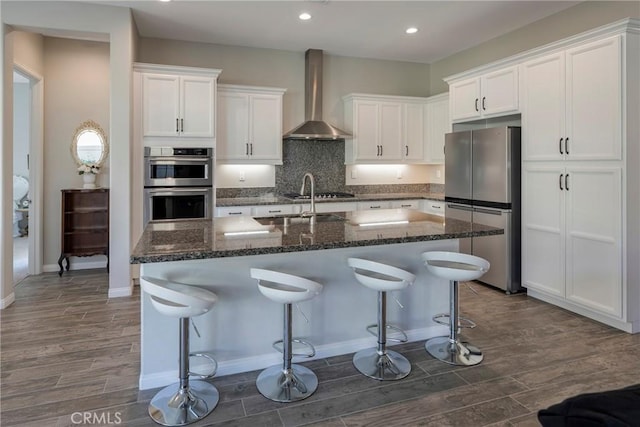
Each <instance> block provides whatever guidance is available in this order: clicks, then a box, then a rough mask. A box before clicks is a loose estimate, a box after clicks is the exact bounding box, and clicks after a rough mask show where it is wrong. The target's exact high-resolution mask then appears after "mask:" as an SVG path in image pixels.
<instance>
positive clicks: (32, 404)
mask: <svg viewBox="0 0 640 427" xmlns="http://www.w3.org/2000/svg"><path fill="white" fill-rule="evenodd" d="M472 286H473V288H474V289H475V290H476V292H477V294H476V293H474V292H471V291H470V290H469V289H468V288H467V287H466V286H461V301H462V309H463V312H464V313H465V314H466V315H468V317H471V318H472V319H473V320H475V321H476V323H477V324H478V327H477V328H476V329H474V330H466V331H465V336H466V337H467V338H468V339H469V340H470V341H472V342H473V343H474V344H475V345H477V346H478V347H480V348H481V349H482V350H483V351H484V354H485V360H484V362H483V363H482V364H481V365H479V366H476V367H470V368H457V367H451V366H449V365H446V364H444V363H442V362H439V361H437V360H434V359H433V358H432V357H430V356H429V355H427V354H426V353H425V351H424V348H423V343H422V342H418V343H409V344H404V345H401V346H396V347H395V348H394V349H396V350H398V351H401V352H403V353H404V354H405V355H406V356H407V357H408V358H409V359H410V360H411V362H412V364H413V370H412V372H411V374H410V375H409V376H408V377H407V378H406V379H404V380H402V381H396V382H378V381H374V380H370V379H368V378H365V377H363V376H361V375H359V374H358V373H357V371H356V370H355V369H354V368H353V365H352V364H351V357H350V355H345V356H338V357H333V358H329V359H322V360H317V361H312V362H309V363H306V364H305V365H307V366H309V367H311V368H312V369H313V370H314V371H315V372H316V374H317V375H318V378H319V380H320V385H319V387H318V391H317V392H316V393H315V394H314V395H313V396H311V397H310V398H309V399H307V400H304V401H302V402H298V403H294V404H278V403H274V402H271V401H269V400H267V399H265V398H263V397H262V396H261V395H259V394H258V392H257V390H256V387H255V384H254V381H255V378H256V376H257V372H250V373H246V374H239V375H232V376H228V377H220V378H215V379H213V380H212V382H213V383H214V384H215V385H216V386H217V387H218V389H219V390H220V395H221V402H220V404H219V405H218V407H217V408H216V410H215V411H214V412H213V413H212V414H211V415H209V416H208V417H207V418H206V419H205V420H203V421H201V422H199V423H197V424H193V425H194V426H206V425H216V426H217V425H220V426H225V427H227V426H250V427H256V426H267V427H271V426H297V425H316V426H326V427H332V426H343V427H344V426H367V427H371V426H380V427H383V426H384V427H386V426H400V425H408V426H417V425H421V426H438V427H440V426H456V427H458V426H473V427H477V426H535V425H538V423H537V420H536V411H537V410H538V409H540V408H543V407H547V406H549V405H551V404H553V403H555V402H559V401H561V400H562V399H564V398H566V397H569V396H572V395H575V394H578V393H582V392H592V391H600V390H606V389H611V388H618V387H622V386H626V385H631V384H635V383H640V357H639V356H638V354H639V350H640V334H638V335H629V334H626V333H624V332H620V331H618V330H615V329H612V328H609V327H607V326H604V325H602V324H599V323H596V322H593V321H591V320H588V319H585V318H583V317H580V316H577V315H574V314H572V313H569V312H567V311H564V310H562V309H559V308H556V307H553V306H550V305H548V304H545V303H542V302H539V301H536V300H534V299H532V298H528V297H527V296H526V295H522V294H521V295H511V296H507V295H505V294H503V293H501V292H499V291H496V290H494V289H491V288H489V287H485V286H482V285H479V284H472ZM107 288H108V283H107V275H106V273H104V272H103V270H99V271H85V272H70V273H65V274H64V276H63V277H62V278H59V277H58V275H57V274H55V273H52V274H44V275H40V276H35V277H29V278H28V279H27V280H25V281H24V282H22V283H21V284H20V285H19V286H18V287H17V288H16V302H15V303H14V304H13V305H12V306H11V307H9V308H7V309H5V310H3V311H1V312H0V320H1V321H2V326H1V331H0V332H1V365H0V367H1V377H0V378H1V389H0V394H1V402H0V403H1V414H0V415H1V417H2V418H1V419H0V423H1V425H3V426H12V425H21V426H38V427H41V426H68V425H69V426H70V425H78V424H81V423H79V421H82V417H84V416H85V415H84V414H85V413H88V414H89V416H90V417H92V418H90V419H89V421H91V422H90V424H91V425H114V424H120V425H125V426H147V425H148V426H151V425H155V424H154V423H153V422H152V421H151V420H150V419H149V418H148V416H147V404H148V402H149V399H150V398H151V396H153V394H154V393H155V390H147V391H143V392H139V391H138V388H137V384H138V374H139V363H140V362H139V356H140V353H139V334H140V318H139V304H140V296H139V293H138V290H137V289H136V294H135V295H134V296H133V297H131V298H116V299H111V300H109V299H107V298H106V295H107ZM372 311H375V309H374V308H372ZM274 321H275V319H274ZM274 339H276V337H274ZM372 345H373V340H372ZM74 413H75V415H74ZM84 424H85V425H86V424H89V423H88V422H84Z"/></svg>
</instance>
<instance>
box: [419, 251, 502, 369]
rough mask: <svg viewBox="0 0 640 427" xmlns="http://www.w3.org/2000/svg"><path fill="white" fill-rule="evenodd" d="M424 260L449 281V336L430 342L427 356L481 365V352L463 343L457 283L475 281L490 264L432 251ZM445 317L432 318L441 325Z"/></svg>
mask: <svg viewBox="0 0 640 427" xmlns="http://www.w3.org/2000/svg"><path fill="white" fill-rule="evenodd" d="M422 260H423V261H424V262H425V265H426V266H427V269H428V270H429V271H430V272H431V274H433V275H435V276H437V277H440V278H443V279H449V283H450V287H449V322H448V323H449V336H446V337H436V338H431V339H429V340H427V342H426V343H425V349H426V350H427V352H428V353H429V354H430V355H432V356H433V357H435V358H436V359H440V360H442V361H443V362H445V363H449V364H450V365H459V366H473V365H477V364H478V363H480V362H482V358H483V355H482V352H481V351H480V350H479V349H478V348H477V347H475V346H473V345H471V344H469V343H468V342H463V341H460V337H459V330H458V329H459V327H460V311H459V305H458V303H459V301H458V282H460V281H467V280H475V279H478V278H480V277H482V275H483V274H485V273H486V272H487V271H489V267H490V264H489V261H487V260H485V259H483V258H480V257H477V256H474V255H467V254H461V253H458V252H442V251H433V252H425V253H423V254H422ZM443 316H444V315H443V314H437V315H435V316H434V317H433V319H434V321H436V322H438V323H442V322H441V321H439V320H436V319H439V318H442V317H443Z"/></svg>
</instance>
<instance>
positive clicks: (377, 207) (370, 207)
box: [369, 205, 381, 209]
mask: <svg viewBox="0 0 640 427" xmlns="http://www.w3.org/2000/svg"><path fill="white" fill-rule="evenodd" d="M380 208H381V206H380V205H377V206H369V209H380Z"/></svg>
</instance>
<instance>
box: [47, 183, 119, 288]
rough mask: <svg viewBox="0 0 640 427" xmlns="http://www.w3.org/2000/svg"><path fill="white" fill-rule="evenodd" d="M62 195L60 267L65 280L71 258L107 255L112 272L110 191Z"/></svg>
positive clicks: (73, 192) (73, 191) (72, 190)
mask: <svg viewBox="0 0 640 427" xmlns="http://www.w3.org/2000/svg"><path fill="white" fill-rule="evenodd" d="M61 191H62V227H61V228H62V233H61V245H62V250H61V252H60V258H58V265H59V266H60V271H59V272H58V275H60V276H62V273H63V271H64V268H63V263H62V262H63V260H65V261H66V269H67V271H68V270H69V257H70V256H91V255H105V256H106V257H107V271H109V190H108V189H106V188H98V189H70V190H61Z"/></svg>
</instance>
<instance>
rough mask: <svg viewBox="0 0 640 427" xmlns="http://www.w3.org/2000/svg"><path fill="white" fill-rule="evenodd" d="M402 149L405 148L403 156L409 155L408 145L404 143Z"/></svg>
mask: <svg viewBox="0 0 640 427" xmlns="http://www.w3.org/2000/svg"><path fill="white" fill-rule="evenodd" d="M404 150H405V154H404V155H405V156H408V155H409V146H408V145H405V146H404Z"/></svg>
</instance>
